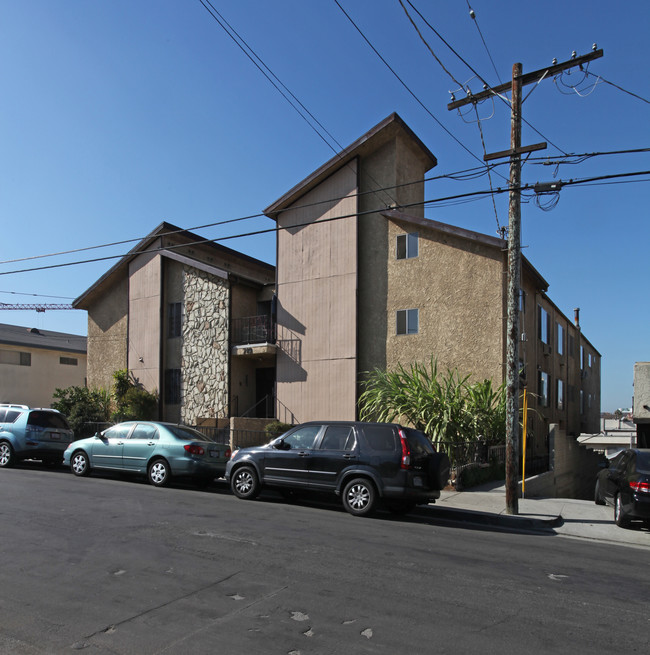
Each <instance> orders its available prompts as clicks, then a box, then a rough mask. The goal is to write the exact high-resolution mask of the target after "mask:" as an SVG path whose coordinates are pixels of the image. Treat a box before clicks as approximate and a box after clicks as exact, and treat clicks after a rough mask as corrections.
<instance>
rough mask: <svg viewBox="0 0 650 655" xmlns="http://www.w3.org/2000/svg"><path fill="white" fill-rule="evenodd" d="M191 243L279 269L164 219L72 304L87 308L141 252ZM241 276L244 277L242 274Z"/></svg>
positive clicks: (184, 245)
mask: <svg viewBox="0 0 650 655" xmlns="http://www.w3.org/2000/svg"><path fill="white" fill-rule="evenodd" d="M175 236H178V237H180V238H181V240H180V241H179V243H178V245H177V246H176V244H175V245H167V246H165V247H164V248H162V249H160V250H158V251H156V250H149V248H150V246H151V245H152V244H153V243H154V241H155V240H156V239H159V238H160V237H175ZM188 246H196V247H201V248H207V249H208V250H209V251H213V252H214V253H215V254H216V255H220V256H224V255H225V256H227V257H233V258H236V259H238V260H240V261H241V262H242V263H249V264H251V265H252V266H255V267H258V268H261V269H262V270H266V271H268V272H269V273H272V272H273V271H274V270H275V267H274V266H273V265H272V264H267V263H266V262H263V261H261V260H259V259H255V258H254V257H249V256H248V255H245V254H243V253H240V252H237V251H236V250H232V249H231V248H227V247H226V246H222V245H221V244H219V243H215V242H214V241H211V240H210V239H206V238H205V237H201V236H199V235H198V234H194V233H193V232H189V231H188V230H184V229H183V228H180V227H177V226H176V225H172V224H171V223H167V222H166V221H163V222H162V223H160V225H158V226H157V227H156V228H155V229H154V230H153V231H152V232H150V233H149V234H148V235H147V236H146V237H144V239H142V240H141V241H139V242H138V244H137V245H136V246H134V247H133V248H132V249H131V250H129V252H128V253H127V254H126V255H124V256H123V257H122V258H121V259H120V260H119V261H118V262H117V263H116V264H114V265H113V266H112V267H111V268H110V269H109V270H108V271H106V273H104V274H103V275H102V276H101V277H100V278H99V279H98V280H97V281H96V282H94V283H93V284H92V285H91V286H90V287H88V289H86V291H84V292H83V293H82V294H81V295H80V296H79V297H78V298H76V299H75V300H74V301H73V302H72V306H73V307H75V308H80V309H83V308H84V304H85V302H86V301H87V300H89V299H90V298H91V297H92V296H93V295H95V293H96V292H97V291H98V290H99V289H100V288H102V287H103V286H104V285H105V284H107V283H108V282H109V281H111V280H112V279H114V278H115V277H116V276H119V275H126V274H127V271H128V265H129V262H131V261H132V260H133V259H135V258H136V257H138V256H139V255H141V254H143V253H145V252H161V253H163V252H164V251H169V250H173V249H174V248H176V247H178V248H187V247H188ZM174 258H175V259H188V261H189V259H190V258H187V257H181V256H178V257H174ZM196 261H197V267H200V261H201V260H198V259H197V260H196ZM239 277H242V276H241V275H240V276H239Z"/></svg>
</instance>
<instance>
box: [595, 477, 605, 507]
mask: <svg viewBox="0 0 650 655" xmlns="http://www.w3.org/2000/svg"><path fill="white" fill-rule="evenodd" d="M594 502H595V503H596V505H604V504H605V501H604V500H603V497H602V496H601V495H600V480H596V489H595V490H594Z"/></svg>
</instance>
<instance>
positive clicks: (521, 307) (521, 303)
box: [519, 289, 526, 314]
mask: <svg viewBox="0 0 650 655" xmlns="http://www.w3.org/2000/svg"><path fill="white" fill-rule="evenodd" d="M519 311H520V312H521V313H522V314H523V313H525V312H526V292H525V291H524V290H523V289H519Z"/></svg>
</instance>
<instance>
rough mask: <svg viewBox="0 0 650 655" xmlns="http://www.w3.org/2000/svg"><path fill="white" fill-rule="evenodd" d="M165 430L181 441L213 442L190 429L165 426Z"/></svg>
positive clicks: (178, 426)
mask: <svg viewBox="0 0 650 655" xmlns="http://www.w3.org/2000/svg"><path fill="white" fill-rule="evenodd" d="M166 427H167V429H168V430H169V431H170V432H171V433H172V434H173V435H174V436H175V437H176V438H178V439H182V440H183V441H214V440H213V439H210V437H208V436H207V435H205V434H202V433H201V432H199V431H198V430H193V429H192V428H186V427H182V426H180V425H167V426H166Z"/></svg>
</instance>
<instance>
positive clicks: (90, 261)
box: [0, 171, 650, 276]
mask: <svg viewBox="0 0 650 655" xmlns="http://www.w3.org/2000/svg"><path fill="white" fill-rule="evenodd" d="M640 175H650V171H636V172H631V173H615V174H611V175H600V176H594V177H587V178H579V179H570V180H567V181H566V182H561V181H560V182H558V183H557V184H559V185H560V186H576V185H585V186H586V185H588V184H590V183H591V182H596V181H605V180H613V179H616V178H627V177H632V176H640ZM534 188H535V185H531V184H525V185H522V186H521V187H518V188H516V189H511V188H510V187H504V188H501V187H499V188H497V189H495V190H493V189H488V190H482V191H470V192H468V193H461V194H457V195H453V196H446V197H442V198H434V199H431V200H424V201H422V202H412V203H409V204H406V205H402V206H401V207H400V209H409V208H412V207H427V206H431V205H433V204H441V203H444V202H448V201H450V200H463V199H468V198H472V197H479V196H488V195H492V194H502V193H509V192H511V191H524V190H532V189H534ZM388 209H389V208H386V209H385V210H384V211H388ZM380 211H382V210H381V209H379V210H378V209H369V210H367V211H363V212H354V213H351V214H345V215H342V216H334V217H331V218H323V219H319V221H318V223H319V224H321V223H330V222H333V221H339V220H343V219H346V218H354V217H357V216H364V215H368V214H377V213H378V212H380ZM312 225H313V223H311V222H306V223H300V224H295V225H291V226H289V227H286V228H284V227H280V226H278V225H276V226H275V227H273V228H268V229H264V230H255V231H252V232H245V233H241V234H233V235H229V236H225V237H219V238H217V239H200V240H198V241H195V242H191V243H182V244H176V245H169V246H161V247H160V248H153V249H150V250H142V251H138V252H129V253H126V254H125V255H111V256H108V257H98V258H95V259H88V260H83V261H76V262H66V263H63V264H51V265H48V266H39V267H34V268H26V269H21V270H15V271H4V272H0V276H2V275H14V274H17V273H30V272H34V271H42V270H51V269H55V268H65V267H68V266H78V265H81V264H93V263H98V262H103V261H108V260H113V259H122V258H123V257H125V256H127V255H132V256H135V255H140V254H145V253H147V254H151V253H156V252H161V251H164V250H178V249H181V248H188V247H191V246H198V245H201V244H207V243H218V242H221V241H229V240H231V239H241V238H244V237H251V236H259V235H261V234H270V233H278V232H280V231H281V230H285V229H287V230H288V229H291V230H293V229H296V228H301V227H310V226H312Z"/></svg>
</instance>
